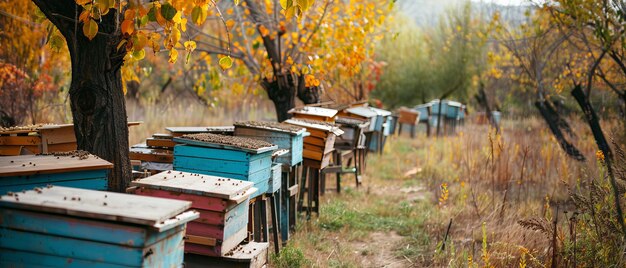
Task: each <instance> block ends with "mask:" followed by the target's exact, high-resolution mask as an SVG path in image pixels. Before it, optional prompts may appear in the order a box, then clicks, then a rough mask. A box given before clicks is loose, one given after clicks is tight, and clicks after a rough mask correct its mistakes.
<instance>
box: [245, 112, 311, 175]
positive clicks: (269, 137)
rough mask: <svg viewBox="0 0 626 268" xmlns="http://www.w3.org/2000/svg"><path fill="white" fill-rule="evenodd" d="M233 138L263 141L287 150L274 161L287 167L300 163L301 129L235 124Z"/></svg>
mask: <svg viewBox="0 0 626 268" xmlns="http://www.w3.org/2000/svg"><path fill="white" fill-rule="evenodd" d="M234 125H235V136H239V137H248V138H253V139H258V140H263V141H266V142H269V143H271V144H275V145H277V146H278V149H285V150H289V152H288V153H287V154H284V155H282V156H279V157H278V158H277V159H276V160H275V161H276V162H278V163H283V164H286V165H288V166H294V165H297V164H298V163H300V162H302V147H303V141H304V133H305V132H306V129H305V128H303V127H298V126H293V125H289V124H284V123H276V122H255V121H248V122H237V123H235V124H234Z"/></svg>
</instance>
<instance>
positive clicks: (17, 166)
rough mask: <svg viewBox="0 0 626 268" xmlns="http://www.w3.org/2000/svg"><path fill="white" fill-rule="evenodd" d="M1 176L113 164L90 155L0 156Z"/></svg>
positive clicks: (102, 167)
mask: <svg viewBox="0 0 626 268" xmlns="http://www.w3.org/2000/svg"><path fill="white" fill-rule="evenodd" d="M0 167H2V169H0V177H8V176H25V175H33V174H49V173H61V172H70V171H81V170H96V169H111V168H113V164H111V163H109V162H107V161H105V160H103V159H100V158H97V157H96V156H93V155H90V156H89V158H87V159H82V160H81V159H79V158H78V157H71V156H54V155H20V156H7V157H0Z"/></svg>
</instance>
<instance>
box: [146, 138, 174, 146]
mask: <svg viewBox="0 0 626 268" xmlns="http://www.w3.org/2000/svg"><path fill="white" fill-rule="evenodd" d="M146 145H148V146H150V147H166V148H172V147H174V146H176V142H174V141H173V140H171V139H155V138H147V139H146Z"/></svg>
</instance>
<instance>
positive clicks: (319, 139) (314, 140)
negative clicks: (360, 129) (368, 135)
mask: <svg viewBox="0 0 626 268" xmlns="http://www.w3.org/2000/svg"><path fill="white" fill-rule="evenodd" d="M285 123H287V124H292V125H296V126H300V127H305V128H306V129H307V132H309V133H310V134H311V135H310V136H308V137H305V138H304V151H303V157H304V162H305V165H307V166H309V167H313V168H318V169H322V168H324V167H326V166H327V165H328V163H329V161H330V158H331V155H332V152H333V149H334V146H335V139H336V137H337V136H339V135H341V134H343V131H342V130H341V129H339V127H337V126H336V125H334V124H331V123H327V122H321V121H313V120H297V119H289V120H287V121H285Z"/></svg>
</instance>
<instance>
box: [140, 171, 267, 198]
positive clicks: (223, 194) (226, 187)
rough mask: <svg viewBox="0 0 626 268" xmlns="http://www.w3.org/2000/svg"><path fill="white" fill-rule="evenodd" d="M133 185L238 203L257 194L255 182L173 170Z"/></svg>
mask: <svg viewBox="0 0 626 268" xmlns="http://www.w3.org/2000/svg"><path fill="white" fill-rule="evenodd" d="M131 185H132V186H139V187H144V188H149V189H155V190H165V191H170V192H177V193H186V194H193V195H200V196H210V197H217V198H221V199H227V200H232V201H236V202H238V203H239V202H241V201H243V200H244V199H246V198H247V197H248V196H250V194H252V193H254V192H256V188H253V187H252V186H253V185H254V183H253V182H249V181H242V180H236V179H230V178H223V177H218V176H211V175H203V174H194V173H188V172H182V171H173V170H168V171H163V172H161V173H159V174H156V175H153V176H150V177H147V178H143V179H139V180H136V181H133V182H131ZM251 189H254V191H250V190H251Z"/></svg>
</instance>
